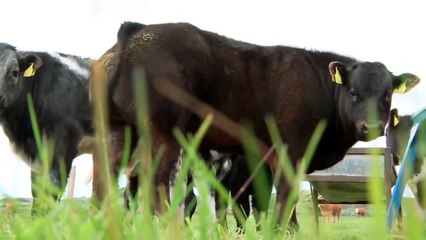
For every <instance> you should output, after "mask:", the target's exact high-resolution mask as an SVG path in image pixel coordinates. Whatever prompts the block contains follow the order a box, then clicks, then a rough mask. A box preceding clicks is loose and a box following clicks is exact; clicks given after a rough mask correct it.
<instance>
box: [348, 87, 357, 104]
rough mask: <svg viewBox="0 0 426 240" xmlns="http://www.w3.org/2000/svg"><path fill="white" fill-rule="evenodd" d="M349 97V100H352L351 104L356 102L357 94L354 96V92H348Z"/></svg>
mask: <svg viewBox="0 0 426 240" xmlns="http://www.w3.org/2000/svg"><path fill="white" fill-rule="evenodd" d="M349 95H350V97H351V100H352V101H353V102H356V101H357V99H358V96H357V94H356V92H355V90H353V89H351V90H350V91H349Z"/></svg>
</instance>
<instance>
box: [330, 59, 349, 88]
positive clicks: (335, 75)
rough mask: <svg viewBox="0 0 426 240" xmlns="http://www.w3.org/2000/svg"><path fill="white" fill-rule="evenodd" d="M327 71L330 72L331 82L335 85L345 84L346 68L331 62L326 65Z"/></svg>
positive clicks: (338, 63) (339, 63)
mask: <svg viewBox="0 0 426 240" xmlns="http://www.w3.org/2000/svg"><path fill="white" fill-rule="evenodd" d="M328 70H329V71H330V75H331V80H332V81H333V82H334V83H336V84H345V82H346V76H347V69H346V66H345V65H344V64H343V63H341V62H338V61H334V62H331V63H330V64H329V65H328Z"/></svg>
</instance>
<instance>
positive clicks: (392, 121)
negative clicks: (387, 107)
mask: <svg viewBox="0 0 426 240" xmlns="http://www.w3.org/2000/svg"><path fill="white" fill-rule="evenodd" d="M398 123H399V116H398V109H396V108H394V109H392V110H391V112H390V116H389V127H391V128H394V127H396V126H397V125H398Z"/></svg>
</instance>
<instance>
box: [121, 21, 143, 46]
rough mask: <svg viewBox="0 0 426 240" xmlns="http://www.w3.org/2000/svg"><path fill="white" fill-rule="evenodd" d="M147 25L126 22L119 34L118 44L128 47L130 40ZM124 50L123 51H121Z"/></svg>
mask: <svg viewBox="0 0 426 240" xmlns="http://www.w3.org/2000/svg"><path fill="white" fill-rule="evenodd" d="M145 26H146V25H144V24H141V23H137V22H124V23H122V24H121V26H120V29H118V33H117V42H118V44H119V45H121V46H126V45H127V42H128V41H129V39H130V38H131V37H132V36H133V35H134V34H135V33H136V32H138V31H139V30H141V29H143V28H144V27H145ZM120 50H122V49H120Z"/></svg>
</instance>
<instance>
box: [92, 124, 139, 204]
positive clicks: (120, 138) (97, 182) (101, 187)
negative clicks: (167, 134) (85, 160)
mask: <svg viewBox="0 0 426 240" xmlns="http://www.w3.org/2000/svg"><path fill="white" fill-rule="evenodd" d="M124 137H125V136H124V129H123V128H122V127H113V126H112V127H111V130H110V133H109V139H108V144H109V146H108V147H109V150H110V153H111V154H110V158H111V159H109V160H110V162H106V164H108V165H109V167H110V174H111V181H117V177H118V171H119V166H120V164H121V160H122V156H123V151H124ZM132 150H133V148H132V149H131V151H132ZM102 155H103V154H102V153H101V152H100V148H99V147H96V148H95V150H94V152H93V155H92V158H93V189H92V192H93V196H94V199H95V200H96V201H102V200H103V199H105V196H106V193H107V188H109V187H111V186H108V185H107V184H106V182H105V180H106V175H105V173H107V172H106V169H101V168H102V166H103V164H102V162H101V161H103V160H102V159H101V157H102ZM104 167H106V166H104Z"/></svg>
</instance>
